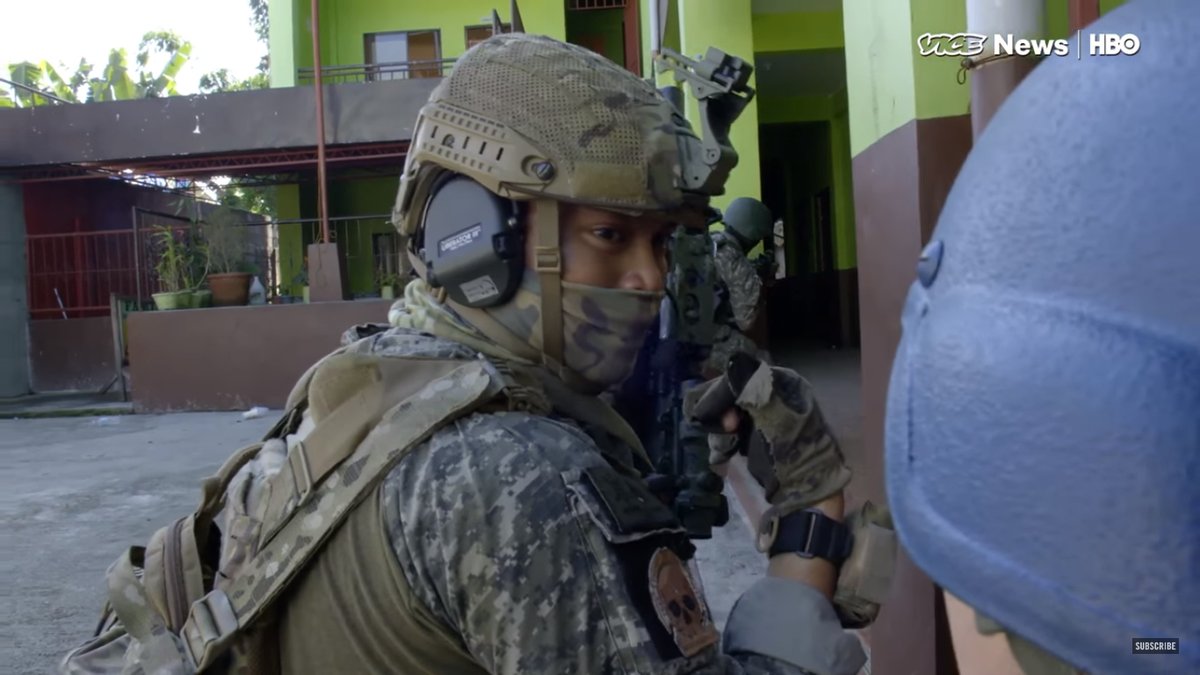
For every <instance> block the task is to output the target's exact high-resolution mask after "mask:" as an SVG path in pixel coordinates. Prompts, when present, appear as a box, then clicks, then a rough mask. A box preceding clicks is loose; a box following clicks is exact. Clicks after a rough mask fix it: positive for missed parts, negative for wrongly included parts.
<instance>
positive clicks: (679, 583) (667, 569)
mask: <svg viewBox="0 0 1200 675" xmlns="http://www.w3.org/2000/svg"><path fill="white" fill-rule="evenodd" d="M650 599H651V600H652V601H653V602H654V611H655V613H656V614H658V620H659V621H661V622H662V624H663V626H665V627H666V629H667V630H668V631H669V632H670V633H671V637H672V638H673V639H674V640H675V644H676V646H678V647H679V651H680V652H681V653H682V654H683V655H684V656H686V657H691V656H695V655H696V654H699V653H700V652H701V651H702V650H703V649H704V648H706V647H709V646H711V645H715V644H716V643H717V641H718V640H719V639H720V635H718V634H717V629H716V626H714V625H713V623H712V619H711V618H709V615H708V606H707V605H706V604H705V603H704V598H702V597H700V595H699V594H698V593H697V592H696V587H695V585H693V583H692V578H691V576H689V575H688V571H687V568H686V567H685V566H684V564H683V561H682V560H680V559H679V556H678V555H676V554H675V552H674V551H672V550H671V549H669V548H660V549H658V550H657V551H655V552H654V555H653V556H652V557H651V558H650Z"/></svg>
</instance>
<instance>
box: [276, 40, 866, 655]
mask: <svg viewBox="0 0 1200 675" xmlns="http://www.w3.org/2000/svg"><path fill="white" fill-rule="evenodd" d="M414 129H415V132H414V141H413V146H412V149H411V154H410V157H409V160H408V162H407V164H406V167H405V171H404V175H403V177H402V185H401V189H400V193H399V195H398V197H397V211H396V221H397V223H398V226H399V227H401V228H402V229H403V230H404V231H405V232H406V234H409V235H411V238H412V241H413V242H414V243H413V246H414V248H415V249H416V250H415V254H414V256H413V259H414V264H415V266H416V267H417V269H418V271H419V272H420V273H421V274H422V277H423V279H422V280H421V281H417V282H414V283H413V284H411V285H410V286H409V287H408V288H407V289H406V294H405V298H404V299H403V300H402V301H399V302H397V304H396V306H395V307H394V308H393V311H392V313H391V316H390V320H391V321H390V322H391V324H392V326H393V327H392V328H391V329H390V330H387V331H386V332H382V333H378V334H374V335H364V334H359V335H356V336H355V337H358V338H361V339H363V340H366V341H369V342H370V343H371V344H372V345H373V349H375V350H377V351H383V352H394V353H400V352H404V353H407V354H409V355H411V354H414V353H415V354H425V355H429V356H431V357H433V356H437V357H451V358H457V359H464V360H467V361H470V360H473V359H480V358H483V359H487V360H488V361H489V362H491V363H493V364H496V366H497V367H499V368H501V369H502V370H506V371H510V372H513V373H517V376H518V377H527V378H528V380H527V382H528V383H529V390H530V391H531V392H532V393H531V394H530V396H529V400H528V401H526V405H525V406H524V407H523V409H518V410H508V409H502V410H493V411H488V412H486V413H484V412H480V413H474V414H471V415H468V416H466V417H463V418H461V419H459V420H457V421H456V422H454V423H453V424H452V425H449V426H447V427H445V428H442V429H439V430H437V431H436V432H434V433H433V435H432V437H431V438H429V440H428V441H426V442H425V443H423V444H421V445H419V446H417V447H415V448H414V449H413V451H412V452H411V453H409V454H408V455H407V456H405V457H404V459H402V460H401V461H400V462H399V463H398V464H397V465H396V466H395V468H394V469H392V470H391V472H390V473H389V475H388V476H387V477H386V479H385V480H384V481H383V483H382V485H381V488H380V489H379V491H378V493H377V495H376V496H375V497H374V498H372V499H371V500H369V501H368V502H366V503H365V505H364V506H363V507H360V509H359V510H358V511H357V512H355V513H354V514H352V515H351V517H350V519H349V520H348V522H347V524H346V525H344V526H343V527H342V528H341V529H340V530H339V531H338V532H337V533H336V534H335V535H334V536H333V538H332V539H331V540H330V543H329V545H328V548H327V550H325V551H324V552H323V553H322V554H321V556H320V557H319V558H317V559H316V560H315V562H314V563H313V564H312V566H311V569H310V570H308V572H307V573H306V574H305V576H304V577H303V578H302V579H300V580H299V581H298V582H297V584H296V585H295V587H294V588H293V589H292V590H291V591H290V592H289V594H288V596H287V599H286V609H285V610H284V611H283V612H282V613H281V623H280V627H279V645H280V649H281V655H282V666H283V669H284V671H285V672H289V673H301V672H322V673H323V672H335V671H338V672H348V671H354V672H404V673H448V672H455V673H470V672H489V673H562V672H580V673H584V672H587V673H600V672H644V673H649V672H666V671H671V672H714V673H716V672H762V673H803V672H807V671H812V672H836V673H853V672H856V671H857V670H858V668H859V666H861V664H862V662H863V655H862V653H861V648H860V647H859V645H858V643H857V641H856V639H855V638H854V637H852V636H850V635H848V634H845V633H843V631H842V626H841V624H840V622H839V619H838V617H837V615H836V614H835V611H834V608H833V605H832V604H831V598H832V597H833V593H834V586H835V583H836V579H837V576H838V575H837V565H838V564H839V563H840V562H841V561H842V560H843V559H844V558H845V556H846V552H845V551H842V550H841V549H836V548H835V549H829V550H821V551H819V552H818V553H819V554H821V555H825V556H827V557H828V558H830V559H822V558H819V557H817V558H801V557H800V556H798V555H795V554H794V553H793V551H796V550H800V549H801V548H803V545H804V543H803V540H801V541H800V543H797V541H796V540H795V537H785V536H780V537H779V538H778V542H777V543H776V544H775V546H776V547H775V548H774V549H773V553H774V555H773V556H772V557H771V562H770V569H771V573H770V576H768V577H766V578H765V579H763V580H761V581H760V582H759V583H758V584H756V585H755V586H754V587H753V588H752V589H751V590H750V591H748V592H747V594H746V595H745V596H744V597H743V598H742V599H741V601H740V602H739V604H738V606H737V607H736V608H735V609H734V611H733V614H732V616H731V617H730V619H729V625H728V630H727V633H726V641H725V643H724V645H721V644H720V641H719V636H718V633H717V631H716V628H715V627H714V625H713V623H712V618H711V616H710V615H709V614H708V611H707V608H706V606H705V603H704V599H703V597H702V596H701V595H700V594H699V593H698V592H697V591H696V586H695V585H694V583H693V580H692V579H691V578H690V576H689V575H688V572H687V570H686V565H685V563H684V561H686V560H687V559H688V558H690V556H691V553H692V550H693V549H692V546H691V545H690V543H689V542H688V541H687V539H686V537H685V536H684V535H683V530H682V529H681V528H680V527H679V525H678V523H677V522H676V521H675V520H674V516H673V515H672V514H671V512H670V510H669V509H667V508H666V507H665V506H664V505H663V504H662V503H661V502H657V501H656V500H655V499H654V497H653V496H651V494H650V493H649V492H648V491H647V490H646V488H645V487H644V485H643V484H642V482H641V481H640V479H639V478H638V476H639V473H640V472H644V471H646V470H647V469H648V467H647V466H646V465H645V460H644V458H643V456H642V454H641V452H640V445H639V444H638V443H637V440H636V438H635V437H633V436H632V434H628V433H626V432H627V427H623V426H622V423H621V422H620V421H619V418H618V417H617V416H616V415H615V414H610V413H611V410H610V409H608V408H607V407H606V406H604V405H603V404H602V403H600V402H599V400H598V399H597V398H595V394H597V393H599V392H601V391H603V390H605V389H607V388H609V387H611V386H612V385H614V384H616V383H619V382H620V381H621V380H622V379H623V377H624V376H625V375H626V374H627V373H628V370H629V369H630V368H631V367H632V365H633V361H634V356H635V352H636V350H637V348H638V347H639V345H640V343H641V338H642V336H643V335H644V333H645V331H646V329H647V328H648V327H649V325H650V323H651V321H652V320H653V319H654V317H655V314H656V312H657V308H658V304H659V299H660V296H661V291H662V289H663V274H664V272H665V251H664V244H665V241H666V239H667V237H668V236H669V234H670V232H671V231H672V229H673V228H674V227H676V225H678V224H680V223H683V224H687V225H690V226H692V227H702V226H703V218H704V212H703V207H704V205H705V204H706V202H707V195H704V194H690V193H687V192H686V191H681V190H679V189H678V188H677V187H676V184H675V182H674V178H675V176H676V174H677V173H678V166H679V165H678V162H679V161H680V160H679V158H678V155H677V152H678V151H677V148H678V144H679V143H680V142H686V137H687V136H688V135H689V134H690V131H689V130H688V129H687V127H686V123H685V122H684V121H683V120H682V119H681V118H679V117H678V116H673V115H672V114H671V110H670V108H669V107H667V104H666V102H665V101H664V100H663V99H662V98H661V96H660V95H659V94H658V93H657V92H655V91H654V89H653V88H651V87H650V85H649V84H647V83H646V82H644V81H642V80H640V79H638V78H636V77H635V76H633V75H632V74H630V73H628V72H627V71H624V70H623V69H621V68H619V67H617V66H615V65H614V64H612V63H610V62H608V61H607V60H604V59H603V58H601V57H599V56H596V55H593V54H592V53H590V52H588V51H587V50H584V49H582V48H579V47H575V46H573V45H569V44H564V43H561V42H558V41H555V40H551V39H549V38H544V37H538V36H531V35H523V34H508V35H500V36H496V37H493V38H491V39H490V40H488V41H486V42H484V43H482V44H480V45H478V46H476V47H475V48H473V49H472V50H470V51H469V52H468V53H467V54H465V55H464V56H463V57H462V58H461V59H460V60H459V61H458V63H457V64H456V66H455V68H454V71H453V72H452V73H451V74H450V76H449V77H448V78H447V79H446V80H445V81H444V82H442V83H441V84H440V85H439V86H438V88H437V89H436V90H435V92H434V93H433V95H432V96H431V99H430V102H429V104H428V105H427V106H426V107H425V108H424V109H423V110H422V112H421V115H420V118H419V119H418V120H417V122H416V124H415V126H414ZM501 153H503V154H502V156H501ZM494 176H501V177H503V178H502V179H498V178H495V177H494ZM514 176H517V177H521V176H524V178H523V180H522V181H521V182H520V183H516V182H510V181H512V177H514ZM502 180H503V182H502ZM493 221H494V222H493ZM477 223H482V224H483V225H482V227H483V230H478V229H473V228H474V227H475V224H477ZM493 225H495V227H494V228H493V227H492V226H493ZM489 228H492V229H489ZM481 232H482V233H483V234H481ZM505 233H522V234H524V235H525V239H524V242H523V243H522V244H520V249H519V250H518V249H517V248H515V246H516V244H514V241H519V239H517V238H515V237H514V238H505ZM492 235H499V238H497V239H496V240H494V241H487V242H486V247H485V249H483V250H485V251H497V250H499V251H500V252H501V255H497V256H495V258H494V259H490V260H488V262H487V263H486V264H485V265H484V266H482V267H477V268H475V269H468V270H465V271H463V270H459V269H456V265H458V264H459V259H455V258H453V257H452V256H451V255H450V254H451V253H453V252H454V250H456V249H455V247H464V248H465V247H469V246H470V245H471V242H472V241H474V240H478V239H479V238H480V237H482V238H484V239H486V238H488V237H489V236H492ZM522 251H523V253H524V255H523V256H520V255H513V254H515V253H519V252H522ZM560 253H561V258H560V257H559V254H560ZM502 256H508V257H507V258H505V257H502ZM522 258H523V260H522ZM511 260H516V261H518V263H519V267H508V265H509V261H511ZM489 265H490V267H489ZM485 276H486V277H487V278H488V281H486V282H481V281H477V280H478V279H480V278H482V277H485ZM459 280H465V282H463V283H459ZM472 284H473V285H472ZM439 288H440V290H439ZM476 293H477V294H478V296H476V295H473V294H476ZM489 293H493V294H497V295H498V296H503V295H504V294H505V293H508V294H509V297H508V299H507V300H505V301H501V302H494V303H491V304H489V303H488V302H487V301H486V300H484V301H478V302H477V301H476V300H477V299H478V298H479V297H486V296H487V295H488V294H489ZM472 304H474V305H475V306H474V307H472V306H470V305H472ZM806 403H807V401H801V402H799V403H798V404H796V407H798V408H801V409H805V410H807V408H806ZM809 407H811V406H809ZM804 419H806V420H808V421H809V423H810V424H811V425H814V428H815V429H817V431H818V433H817V435H816V438H821V439H828V438H829V436H828V434H826V433H825V432H824V430H823V427H822V426H821V422H820V419H819V415H816V416H814V415H813V414H811V413H809V414H808V415H806V416H804ZM815 454H817V455H819V456H820V457H821V458H822V459H823V461H824V462H825V463H826V464H828V465H829V466H830V467H831V469H830V471H831V474H832V475H833V476H834V478H833V479H832V480H830V481H827V482H826V484H825V485H824V486H822V489H820V490H817V491H814V490H812V489H810V488H811V486H808V485H807V484H805V485H804V487H803V488H800V487H795V486H798V485H800V484H801V483H804V480H803V477H798V476H792V475H790V474H789V473H788V472H787V469H794V468H795V466H797V465H795V464H788V463H786V462H784V463H782V464H781V467H782V468H781V474H780V476H779V479H780V481H781V484H782V485H783V487H782V489H780V490H779V492H778V494H779V499H780V500H784V498H785V496H786V495H791V496H790V497H787V498H788V499H793V503H794V504H795V505H796V509H797V510H799V509H800V508H801V507H805V508H809V509H812V510H811V511H810V512H808V513H807V514H804V515H803V516H802V517H801V516H797V517H789V518H788V519H787V523H789V524H795V523H797V522H798V521H799V520H805V521H806V522H807V521H808V520H815V519H817V518H820V519H821V523H822V525H825V526H826V528H827V529H830V530H832V529H835V528H838V527H840V528H841V529H840V530H838V531H844V530H845V528H846V527H847V526H846V525H843V524H841V523H839V522H838V521H840V520H841V519H842V517H843V504H842V498H841V491H840V490H841V487H842V486H843V485H844V481H845V480H848V474H845V473H842V471H841V468H842V466H843V465H842V462H841V455H840V453H839V452H838V451H837V449H836V445H835V444H833V445H831V444H830V442H829V441H827V442H825V443H824V444H820V448H819V451H816V452H815ZM817 465H821V462H817ZM796 492H799V493H802V494H804V495H805V498H804V499H801V498H799V497H797V496H796V494H795V493H796ZM780 503H783V501H781V502H780ZM783 513H784V512H781V515H782V514H783ZM785 529H787V531H788V532H791V529H790V528H785ZM827 548H828V547H827ZM802 552H803V551H802ZM314 636H319V638H314Z"/></svg>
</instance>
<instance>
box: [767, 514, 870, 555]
mask: <svg viewBox="0 0 1200 675" xmlns="http://www.w3.org/2000/svg"><path fill="white" fill-rule="evenodd" d="M756 543H757V545H758V550H759V551H762V552H763V553H766V554H768V555H771V556H775V555H779V554H780V553H795V554H796V555H798V556H800V557H801V558H823V559H825V560H828V561H829V562H831V563H833V564H834V565H841V564H842V562H843V561H845V560H846V558H848V557H850V551H851V549H853V548H854V536H853V535H852V534H851V533H850V528H848V527H846V525H845V523H841V522H839V521H836V520H834V519H833V518H830V517H829V516H827V515H825V514H824V513H821V512H820V511H818V510H817V509H805V510H804V511H794V512H792V513H789V514H787V515H786V516H784V517H782V518H780V517H779V516H778V515H775V514H770V515H768V514H763V518H762V521H761V522H760V523H759V526H758V540H757V542H756Z"/></svg>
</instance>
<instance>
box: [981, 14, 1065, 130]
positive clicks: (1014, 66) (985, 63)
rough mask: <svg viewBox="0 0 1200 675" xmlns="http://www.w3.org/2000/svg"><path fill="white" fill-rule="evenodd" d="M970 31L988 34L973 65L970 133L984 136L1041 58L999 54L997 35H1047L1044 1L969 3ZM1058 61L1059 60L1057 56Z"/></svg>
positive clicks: (1039, 37) (1021, 37) (1029, 37)
mask: <svg viewBox="0 0 1200 675" xmlns="http://www.w3.org/2000/svg"><path fill="white" fill-rule="evenodd" d="M967 32H968V33H975V34H979V35H986V36H987V40H986V41H985V42H984V51H983V53H982V54H980V55H979V56H977V57H975V58H974V59H973V63H972V64H971V67H970V69H971V132H972V136H973V137H974V138H979V135H980V134H982V133H983V130H984V128H985V127H987V124H988V122H989V121H990V120H991V119H992V115H994V114H995V113H996V110H997V109H998V108H999V107H1000V104H1001V103H1003V102H1004V99H1006V98H1008V95H1009V93H1011V92H1012V90H1013V89H1016V88H1017V85H1018V84H1020V83H1021V80H1023V79H1025V76H1026V75H1028V74H1029V72H1030V71H1032V70H1033V69H1034V67H1035V66H1037V64H1038V59H1039V58H1040V57H1037V56H1034V55H1029V56H1008V55H997V53H996V41H995V39H994V36H995V35H1005V36H1007V35H1009V34H1011V35H1012V36H1013V38H1014V39H1016V40H1019V39H1030V40H1037V39H1042V38H1045V37H1046V35H1045V33H1046V3H1045V0H1005V2H996V0H967ZM1055 58H1057V57H1055Z"/></svg>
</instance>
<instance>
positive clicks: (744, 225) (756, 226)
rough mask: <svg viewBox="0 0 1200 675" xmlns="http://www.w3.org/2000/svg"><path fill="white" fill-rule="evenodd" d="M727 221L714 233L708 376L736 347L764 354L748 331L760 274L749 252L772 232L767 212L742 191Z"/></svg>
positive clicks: (721, 367)
mask: <svg viewBox="0 0 1200 675" xmlns="http://www.w3.org/2000/svg"><path fill="white" fill-rule="evenodd" d="M724 221H725V227H724V228H723V229H721V230H719V231H717V232H714V233H713V235H712V238H713V260H714V262H715V266H716V271H717V276H718V277H719V279H720V284H721V286H720V288H719V290H718V298H719V302H718V305H717V312H716V317H715V321H716V328H717V330H716V335H715V336H714V338H713V346H712V351H711V352H710V354H709V356H708V358H707V359H706V360H705V363H704V368H703V370H704V373H705V375H706V376H707V377H709V378H713V377H717V376H718V375H720V374H721V372H722V371H723V370H724V367H725V364H726V363H728V361H729V358H730V357H731V356H733V355H734V354H736V353H738V352H743V353H747V354H755V355H757V356H758V357H759V358H761V359H764V360H768V357H767V354H766V353H765V352H763V351H762V350H760V349H759V348H758V345H756V344H755V343H754V341H753V340H751V339H750V338H749V337H748V336H747V335H746V331H749V330H751V328H752V327H753V326H754V321H755V319H757V318H758V310H759V302H760V301H761V296H762V285H763V282H762V277H761V275H760V273H759V271H758V270H757V269H755V264H754V263H753V262H751V261H750V260H749V258H747V256H748V255H749V253H750V250H751V249H753V248H754V247H755V246H757V245H758V244H759V243H760V242H761V241H763V239H765V238H766V236H767V235H768V234H770V233H771V212H770V211H769V210H768V209H767V207H766V206H765V205H764V204H763V203H762V202H760V201H758V200H756V199H750V198H748V197H740V198H738V199H735V200H733V203H731V204H730V205H729V208H728V209H726V210H725V217H724Z"/></svg>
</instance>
